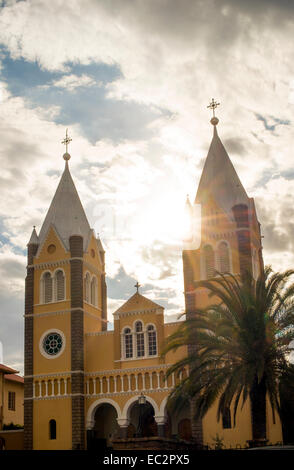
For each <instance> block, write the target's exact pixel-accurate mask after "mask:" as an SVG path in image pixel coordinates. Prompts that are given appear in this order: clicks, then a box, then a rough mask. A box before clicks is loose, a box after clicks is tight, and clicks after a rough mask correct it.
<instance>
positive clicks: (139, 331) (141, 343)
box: [135, 321, 145, 357]
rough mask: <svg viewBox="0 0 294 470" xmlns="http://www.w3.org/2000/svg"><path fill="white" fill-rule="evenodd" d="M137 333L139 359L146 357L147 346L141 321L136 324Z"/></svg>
mask: <svg viewBox="0 0 294 470" xmlns="http://www.w3.org/2000/svg"><path fill="white" fill-rule="evenodd" d="M135 332H136V344H137V357H143V356H145V344H144V332H143V324H142V322H141V321H137V322H136V325H135Z"/></svg>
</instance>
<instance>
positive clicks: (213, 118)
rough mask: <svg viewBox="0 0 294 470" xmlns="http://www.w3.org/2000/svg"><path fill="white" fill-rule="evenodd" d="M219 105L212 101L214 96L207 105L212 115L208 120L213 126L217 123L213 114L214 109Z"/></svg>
mask: <svg viewBox="0 0 294 470" xmlns="http://www.w3.org/2000/svg"><path fill="white" fill-rule="evenodd" d="M219 105H220V103H217V102H216V101H214V98H212V101H211V103H209V105H208V106H207V108H209V109H212V112H213V117H212V118H211V120H210V122H211V124H212V125H213V126H216V125H217V124H218V118H217V117H216V116H215V113H214V110H215V109H216V108H217V107H218V106H219Z"/></svg>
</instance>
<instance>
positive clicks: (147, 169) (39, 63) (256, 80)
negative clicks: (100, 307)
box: [0, 0, 294, 362]
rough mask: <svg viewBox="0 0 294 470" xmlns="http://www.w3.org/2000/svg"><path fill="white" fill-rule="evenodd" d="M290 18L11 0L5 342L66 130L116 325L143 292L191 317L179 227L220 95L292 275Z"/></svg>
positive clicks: (6, 30)
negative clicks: (138, 289) (125, 306)
mask: <svg viewBox="0 0 294 470" xmlns="http://www.w3.org/2000/svg"><path fill="white" fill-rule="evenodd" d="M293 7H294V4H293V2H288V1H283V0H282V1H280V2H276V1H274V0H270V1H268V0H267V1H265V0H261V1H259V2H256V1H252V0H250V1H247V2H244V1H243V0H242V1H241V0H234V1H232V0H217V1H216V0H205V1H204V0H197V1H195V0H182V1H181V2H179V1H177V0H161V1H160V2H159V1H156V0H151V1H148V2H142V1H140V0H123V1H122V0H109V1H108V2H103V1H96V0H84V1H83V2H80V1H78V0H73V1H71V2H67V3H65V2H59V1H57V0H52V1H51V2H45V0H34V1H32V0H27V1H26V2H18V1H14V0H10V1H9V2H5V4H4V5H3V6H2V9H1V12H0V44H1V50H0V62H1V68H0V73H1V75H0V79H1V82H0V106H1V122H0V142H1V144H0V159H1V174H0V184H1V199H0V227H1V229H2V230H1V232H2V236H1V240H2V242H3V245H2V250H4V251H3V253H2V252H0V254H1V256H3V258H2V259H3V266H2V270H3V273H2V274H3V275H2V281H1V282H2V284H1V285H2V286H3V289H2V290H1V285H0V294H1V299H0V302H1V305H2V306H3V309H4V310H5V312H4V317H3V318H5V319H7V325H8V326H7V327H6V326H5V328H6V329H5V334H7V331H8V328H12V327H13V321H15V322H17V325H21V322H22V321H23V320H22V318H21V320H20V319H19V317H17V320H16V317H15V316H13V315H12V314H11V312H16V311H17V310H19V309H20V310H22V306H21V303H18V302H20V297H19V296H21V295H23V280H22V277H21V276H22V272H23V271H22V270H23V268H24V264H25V260H24V258H23V257H24V253H25V248H26V243H27V241H28V239H29V236H30V233H31V229H32V225H37V228H38V229H39V228H40V225H41V224H42V221H43V219H44V217H45V214H46V211H47V209H48V207H49V204H50V202H51V199H52V197H53V194H54V192H55V189H56V187H57V184H58V181H59V178H60V175H61V172H62V170H63V165H64V162H63V160H62V153H63V152H64V150H63V148H62V147H61V141H62V139H63V138H64V135H65V127H69V130H70V135H71V137H72V138H73V142H72V144H71V146H70V153H71V155H72V158H71V160H70V168H71V173H72V176H73V178H74V181H75V183H76V186H77V189H78V192H79V194H80V197H81V200H82V202H83V205H84V207H85V209H86V213H87V215H88V217H89V220H90V223H91V226H93V227H94V228H95V230H96V231H97V232H100V236H101V238H102V240H103V243H104V246H105V249H106V263H107V274H108V284H109V309H108V310H109V312H110V314H111V313H112V312H113V311H114V309H116V308H118V306H119V304H120V303H121V302H123V301H125V300H126V299H127V297H128V296H129V295H131V293H132V292H133V284H134V283H135V282H134V281H136V280H139V282H140V283H141V284H142V286H143V287H142V292H144V293H146V295H148V296H150V297H151V298H152V299H154V300H155V299H157V300H158V302H159V303H160V302H161V301H162V302H164V306H165V307H166V309H167V313H168V314H173V315H174V314H176V312H179V311H181V310H182V309H183V305H184V298H183V294H182V290H183V279H182V265H181V244H180V232H179V230H178V229H179V227H180V226H181V214H182V212H183V206H184V202H185V199H186V194H187V193H190V195H191V199H193V198H194V195H195V193H196V188H197V184H198V181H199V177H200V174H201V171H202V168H203V163H204V159H205V157H206V154H207V151H208V147H209V144H210V140H211V136H212V128H211V126H210V124H209V119H210V114H211V113H210V111H208V109H207V105H208V103H209V100H210V99H211V97H212V96H214V97H215V99H217V100H218V101H220V103H221V106H220V108H218V109H217V115H218V117H219V118H220V122H219V125H218V133H219V135H220V138H221V139H222V141H223V142H224V145H225V147H226V149H227V151H228V153H229V154H230V156H231V159H232V162H233V164H234V166H235V168H236V170H237V172H238V174H239V176H240V179H241V181H242V183H243V185H244V187H245V188H246V191H247V193H248V195H249V196H252V197H255V200H256V203H257V210H258V217H259V219H260V222H261V224H262V232H263V234H264V236H265V238H264V239H263V243H264V258H265V261H266V263H268V262H270V263H272V264H273V267H274V269H284V268H285V267H289V266H291V265H292V266H293V262H294V257H293V242H292V240H293V224H292V219H293V217H292V208H293V202H294V201H293V197H292V194H293V156H292V141H293V137H294V135H293V129H292V127H293V126H292V122H293V117H292V116H293V77H294V65H293V61H292V43H291V38H292V37H293V32H294V31H293V26H294V22H293V20H292V18H293ZM8 286H10V287H11V286H14V289H15V290H14V295H13V299H10V300H9V297H8V296H7V295H6V294H5V289H6V288H8ZM14 296H16V297H14ZM155 301H156V300H155ZM9 302H10V303H9ZM4 310H3V311H4ZM9 312H10V313H9ZM18 314H19V312H18ZM17 328H20V329H21V327H20V326H18V327H17ZM20 329H19V331H20ZM1 332H2V330H1ZM7 347H8V348H10V349H9V356H8V357H11V358H13V361H16V362H17V361H19V358H20V357H21V354H22V352H21V349H20V344H17V345H16V346H15V351H16V356H14V353H13V348H12V346H11V347H10V345H8V346H7V345H5V349H7Z"/></svg>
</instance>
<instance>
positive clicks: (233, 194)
mask: <svg viewBox="0 0 294 470" xmlns="http://www.w3.org/2000/svg"><path fill="white" fill-rule="evenodd" d="M218 105H219V103H217V102H215V101H214V99H213V100H212V102H211V103H210V105H209V106H208V108H210V109H212V110H213V117H212V119H211V121H210V122H211V124H212V125H213V137H212V141H211V144H210V147H209V150H208V154H207V157H206V161H205V164H204V168H203V171H202V175H201V178H200V182H199V186H198V190H197V194H196V199H195V202H196V203H198V204H204V203H206V202H207V201H208V199H209V198H210V197H212V198H213V199H214V200H215V201H216V202H217V203H218V204H219V205H220V206H221V207H222V208H223V209H224V210H225V211H226V212H227V213H230V212H231V209H232V207H233V206H234V205H236V204H247V205H248V196H247V194H246V191H245V189H244V188H243V186H242V183H241V181H240V179H239V177H238V175H237V173H236V170H235V168H234V166H233V164H232V162H231V160H230V158H229V156H228V154H227V152H226V149H225V148H224V146H223V144H222V142H221V140H220V138H219V136H218V133H217V130H216V126H217V124H218V122H219V120H218V118H217V117H216V116H215V113H214V110H215V108H216V107H217V106H218Z"/></svg>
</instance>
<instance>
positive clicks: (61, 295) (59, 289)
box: [55, 270, 65, 301]
mask: <svg viewBox="0 0 294 470" xmlns="http://www.w3.org/2000/svg"><path fill="white" fill-rule="evenodd" d="M64 287H65V282H64V274H63V271H61V270H59V271H57V272H56V274H55V292H56V300H57V301H59V300H64V299H65V292H64Z"/></svg>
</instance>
